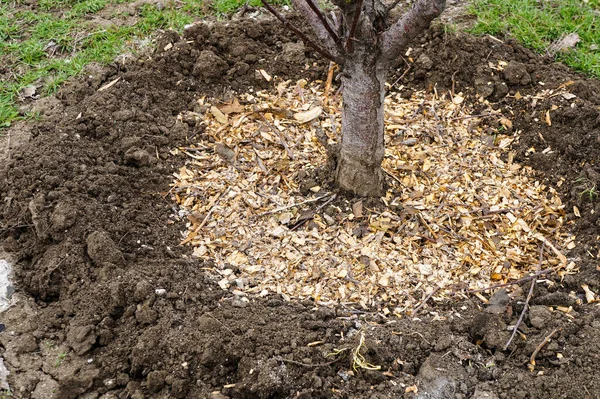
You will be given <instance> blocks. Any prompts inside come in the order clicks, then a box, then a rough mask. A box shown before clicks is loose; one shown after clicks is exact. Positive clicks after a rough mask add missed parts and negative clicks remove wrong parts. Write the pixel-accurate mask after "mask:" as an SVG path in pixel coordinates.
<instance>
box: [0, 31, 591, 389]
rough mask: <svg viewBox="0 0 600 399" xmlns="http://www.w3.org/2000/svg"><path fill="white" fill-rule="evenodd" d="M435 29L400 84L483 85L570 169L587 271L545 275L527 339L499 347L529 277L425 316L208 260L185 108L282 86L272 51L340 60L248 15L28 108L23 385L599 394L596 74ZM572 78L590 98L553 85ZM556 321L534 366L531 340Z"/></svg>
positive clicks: (9, 339) (20, 194) (540, 150)
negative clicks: (184, 163) (177, 181)
mask: <svg viewBox="0 0 600 399" xmlns="http://www.w3.org/2000/svg"><path fill="white" fill-rule="evenodd" d="M429 39H431V42H430V43H428V44H426V45H425V46H423V47H421V46H418V47H415V50H413V54H412V55H411V57H412V58H413V59H414V60H415V62H414V63H413V64H412V67H411V71H409V72H408V73H407V74H406V75H405V76H404V78H403V79H401V81H399V82H398V83H397V85H400V84H404V86H406V87H405V88H404V89H402V90H405V91H407V93H408V94H409V90H410V89H408V88H409V87H412V86H413V85H417V86H420V87H429V88H433V87H434V85H435V84H437V87H436V89H437V90H452V86H454V91H456V92H458V91H468V90H469V91H470V90H476V91H477V92H478V94H479V95H480V97H484V98H487V99H489V100H490V101H494V102H496V104H497V107H498V108H500V109H502V111H503V113H504V114H505V115H506V116H507V118H509V119H510V120H512V129H520V130H523V132H522V134H521V137H522V138H521V142H520V143H519V144H518V145H516V146H515V148H514V149H515V159H516V160H519V161H522V162H525V163H529V164H531V165H533V166H534V167H536V169H538V170H539V171H540V173H542V174H543V176H545V178H546V179H548V180H549V181H550V182H552V183H553V184H555V185H557V186H558V184H559V182H560V181H562V183H560V187H559V190H561V192H562V193H563V195H564V198H563V200H564V202H565V203H566V209H567V211H568V212H569V219H570V223H571V226H572V231H573V232H574V233H575V234H577V237H578V245H577V247H576V249H575V250H574V252H572V253H570V254H569V255H568V256H569V257H570V258H574V259H576V260H577V265H578V266H579V267H580V268H581V270H582V272H581V273H579V274H575V275H568V276H566V277H565V278H564V280H562V281H561V280H552V278H551V281H550V283H548V284H538V286H537V289H536V292H535V294H534V302H535V303H534V304H535V305H536V307H535V308H532V312H531V314H530V316H529V317H528V319H527V320H526V323H525V324H523V325H522V326H521V331H522V332H523V333H524V334H525V335H526V336H527V340H526V341H524V340H523V339H521V338H519V337H517V339H516V340H515V342H514V343H513V344H512V346H511V348H510V352H508V351H507V352H505V351H502V346H503V345H504V343H505V342H506V340H507V339H508V336H509V334H510V331H507V326H508V325H511V324H514V323H515V322H516V318H517V317H518V314H519V313H520V311H521V308H522V301H523V298H524V296H525V294H522V295H519V294H518V293H517V294H516V295H514V297H513V298H512V299H511V298H509V299H508V301H507V302H506V301H505V302H502V304H503V305H502V306H498V305H497V304H496V306H489V307H487V308H486V309H485V310H482V309H481V307H482V306H481V304H480V302H479V300H475V301H476V302H469V301H467V302H465V301H462V302H454V303H447V304H439V305H438V306H437V307H429V305H431V304H428V305H427V306H426V307H425V309H426V310H428V312H424V313H426V314H424V315H422V316H420V317H419V318H418V319H409V318H404V319H395V318H386V317H385V316H383V315H378V314H372V313H362V312H357V311H347V310H344V309H335V310H332V309H326V308H319V309H315V307H314V304H313V303H312V302H306V303H288V302H284V301H282V300H280V299H269V300H261V299H253V300H252V301H251V302H250V303H245V302H240V301H236V298H235V297H232V296H230V295H229V294H225V293H224V292H223V291H221V290H220V289H219V288H218V286H216V285H215V284H214V282H212V281H210V280H209V279H208V278H207V277H206V276H205V274H204V269H205V268H210V267H211V264H210V262H208V263H199V262H198V261H197V260H194V259H193V258H191V257H189V253H188V252H187V248H185V247H183V248H182V247H179V246H178V243H179V241H180V239H181V235H180V231H181V230H182V229H183V227H182V226H181V225H180V224H179V223H176V222H175V219H174V218H173V216H172V215H173V214H174V212H176V209H175V208H174V204H173V203H171V202H170V201H169V199H168V195H167V194H168V191H169V186H168V185H169V183H170V181H171V174H172V173H173V172H174V171H175V170H177V168H178V166H179V165H178V164H177V162H178V160H177V159H173V158H172V157H171V156H170V154H169V151H170V149H171V148H172V147H173V146H176V145H182V144H184V143H185V141H186V139H187V138H190V137H193V136H195V135H199V134H203V125H202V123H199V122H197V121H196V120H195V119H193V118H192V119H190V120H183V121H182V122H183V123H175V122H176V116H177V115H178V114H179V113H180V112H182V111H188V112H196V111H199V110H198V108H197V107H198V102H197V99H198V98H200V97H201V96H204V95H214V96H221V97H223V98H227V97H228V95H229V93H230V92H231V91H232V90H248V89H249V88H268V87H269V83H268V82H267V81H266V80H265V79H264V77H263V75H262V74H261V73H260V72H257V70H260V69H264V70H265V71H266V72H267V73H268V74H270V75H279V76H283V77H289V78H292V79H297V78H299V77H305V76H306V77H307V78H323V77H324V76H325V73H326V70H325V68H324V64H323V63H320V62H318V61H317V60H316V58H312V57H314V55H313V54H312V52H310V51H309V50H308V49H304V50H298V49H299V48H300V49H301V48H302V47H301V46H299V45H289V44H290V43H297V39H296V38H294V37H292V36H291V35H289V34H288V33H286V32H285V31H284V30H283V29H282V28H281V27H280V26H279V25H278V24H274V23H272V22H268V21H266V22H264V21H263V22H257V21H255V20H252V19H247V20H242V21H239V22H235V23H232V22H229V23H227V24H214V25H212V26H208V25H197V26H195V27H194V28H191V29H189V30H188V31H187V32H186V36H185V37H184V38H182V39H180V38H179V37H178V36H177V35H175V34H169V35H165V36H164V37H163V38H162V39H161V40H159V41H158V43H157V49H158V50H157V51H156V53H154V54H151V55H148V56H144V57H142V58H140V59H139V60H137V61H135V62H132V63H131V64H126V65H121V66H119V68H116V67H115V68H114V69H108V70H105V71H102V72H99V73H95V74H93V75H90V76H89V77H87V78H86V79H83V80H80V81H78V82H75V83H73V84H71V85H69V86H68V87H66V88H64V89H63V90H62V91H61V92H60V93H59V95H58V96H57V98H56V100H47V101H46V102H45V103H44V106H43V107H40V108H41V111H42V113H43V119H42V121H41V122H38V123H34V124H31V125H21V126H20V127H19V128H20V129H25V130H26V131H29V132H30V133H31V135H32V138H31V140H30V142H29V143H28V144H25V145H23V146H21V147H19V148H16V149H13V150H12V151H11V153H10V160H9V162H8V164H7V167H6V169H5V170H4V171H3V174H2V181H1V183H0V193H1V194H0V195H1V200H2V203H3V204H4V208H3V213H2V216H1V218H0V222H1V230H0V234H2V236H1V238H2V239H3V247H4V249H5V250H6V251H9V252H11V253H12V254H13V256H14V257H15V258H16V259H17V260H18V263H17V265H16V266H15V274H16V278H17V284H18V289H19V291H20V294H21V300H20V302H19V303H17V304H16V305H15V306H14V307H13V308H11V309H9V311H8V312H6V313H3V314H2V325H3V328H6V331H4V332H1V333H0V345H1V346H0V348H1V349H2V352H0V353H1V354H2V356H3V357H4V359H5V361H6V364H7V365H8V367H9V369H10V371H11V374H10V376H9V382H10V384H11V386H12V388H13V394H14V395H15V396H16V397H22V398H30V397H31V398H50V397H55V398H76V397H85V398H97V397H101V398H105V399H108V398H125V397H132V398H143V397H153V398H170V397H173V398H186V397H212V398H226V397H231V398H287V397H298V398H318V397H323V398H326V397H357V398H366V397H371V398H384V397H391V396H397V397H400V396H402V395H405V397H423V398H425V397H435V398H450V397H452V398H454V397H472V396H474V397H486V396H485V395H486V394H488V396H487V397H500V398H526V397H530V398H542V397H547V396H548V392H553V394H552V396H554V397H571V398H581V397H590V398H592V397H599V396H600V381H599V380H598V376H597V373H596V364H597V362H598V360H599V358H600V333H599V332H600V331H599V330H600V322H599V321H598V320H596V319H595V318H596V316H595V313H594V311H595V309H597V308H594V307H593V305H585V303H586V297H585V292H584V290H583V289H582V288H581V284H587V285H588V287H589V289H591V290H592V291H596V292H598V289H600V281H599V279H598V277H599V276H598V274H599V273H598V271H597V269H596V267H597V266H596V265H597V260H596V259H594V257H595V256H596V255H597V254H598V244H597V236H598V234H599V229H600V227H599V226H598V222H597V221H598V216H597V215H598V214H600V202H599V201H598V199H597V198H595V197H594V194H593V192H594V190H595V187H597V186H598V184H600V180H599V179H598V177H599V176H600V173H599V172H600V169H599V165H598V164H597V162H598V161H597V160H598V159H600V158H599V155H600V151H599V150H600V142H599V140H598V137H600V134H599V130H598V129H599V128H600V118H599V112H598V104H600V100H599V99H598V97H597V93H598V92H599V91H598V90H596V89H594V87H596V88H598V86H599V83H598V82H597V81H593V80H588V79H584V78H582V77H579V76H577V75H574V74H573V73H571V72H570V71H568V70H567V69H566V68H564V67H562V66H560V65H556V64H553V63H551V62H549V61H547V60H543V59H540V58H538V57H537V56H535V55H533V54H532V53H530V52H528V51H527V50H524V49H522V48H521V47H520V46H518V45H517V44H515V43H511V42H507V43H500V42H498V41H496V40H493V39H490V38H483V39H477V38H473V37H470V36H463V35H461V36H459V37H451V36H444V35H443V33H442V32H441V31H438V30H435V29H434V30H432V31H431V32H429V33H428V37H424V38H423V43H427V41H428V40H429ZM500 61H502V62H505V63H506V65H504V64H500V63H499V62H500ZM500 67H502V68H503V70H501V69H499V68H500ZM403 69H404V68H403V65H400V70H399V74H398V76H400V75H401V74H402V73H403ZM523 71H525V72H526V73H523ZM527 76H529V79H527ZM404 79H406V81H404ZM540 80H541V81H543V83H544V84H545V85H544V86H542V85H541V84H540ZM571 80H572V81H574V83H572V84H570V85H568V90H569V93H571V94H574V95H575V96H576V97H571V98H569V99H567V97H570V96H566V97H565V96H563V95H562V94H561V95H558V96H553V94H554V93H555V92H553V93H547V92H544V93H542V94H540V93H541V92H542V91H543V90H544V89H548V90H549V89H554V90H555V91H556V92H557V93H558V92H560V90H562V89H558V88H559V87H560V86H561V85H564V84H566V83H567V82H569V81H571ZM488 82H490V83H488ZM565 87H567V86H565ZM517 92H519V95H518V96H517V95H516V93H517ZM528 96H529V97H528ZM535 97H540V99H538V100H536V104H535V105H533V101H534V100H535ZM525 99H528V100H527V101H525ZM571 104H574V105H571ZM555 107H556V108H555ZM546 111H549V115H550V118H551V126H549V124H548V123H546V120H547V119H546ZM490 124H491V121H490ZM499 128H501V127H500V126H493V124H492V125H491V126H489V129H490V130H489V134H491V135H493V133H494V131H495V130H494V129H496V130H497V129H499ZM531 147H535V148H536V151H535V152H531V151H530V148H531ZM547 147H550V148H551V150H549V151H546V152H544V150H545V149H546V148H547ZM561 179H562V180H561ZM582 193H583V194H582ZM573 206H576V207H577V209H578V211H574V210H573V209H574V208H573ZM592 211H593V212H592ZM575 212H577V214H576V213H575ZM579 215H580V216H579ZM492 302H493V301H492ZM569 306H572V309H569ZM549 307H551V308H552V309H553V312H550V310H549ZM561 307H564V308H561ZM561 309H562V310H564V311H561ZM558 328H560V329H561V330H560V332H559V333H557V335H556V336H555V339H553V340H551V342H549V343H548V344H547V345H545V346H544V347H543V348H542V349H541V351H540V352H539V354H537V357H536V361H537V368H536V372H535V373H530V372H529V371H528V370H527V368H526V367H525V365H526V363H527V362H528V361H529V360H530V356H531V355H532V353H533V352H534V350H536V347H537V346H538V345H539V344H540V343H541V342H542V341H543V339H544V337H546V336H547V335H548V334H549V333H550V332H552V331H553V330H555V329H558ZM0 331H2V330H0ZM362 338H364V339H362ZM361 358H362V359H363V361H362V362H361ZM353 366H354V367H353ZM361 366H362V367H361ZM375 366H379V367H380V369H377V367H375ZM369 369H371V370H369ZM540 371H543V373H538V372H540ZM414 385H417V387H414ZM494 395H495V396H494Z"/></svg>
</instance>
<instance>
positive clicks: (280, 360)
mask: <svg viewBox="0 0 600 399" xmlns="http://www.w3.org/2000/svg"><path fill="white" fill-rule="evenodd" d="M343 358H344V357H343V356H340V357H338V358H337V359H335V360H332V361H330V362H327V363H314V364H311V363H302V362H298V361H296V360H290V359H284V358H282V357H280V356H277V357H275V358H274V359H275V360H277V361H278V362H283V363H289V364H295V365H296V366H302V367H313V368H314V367H327V366H331V365H332V364H334V363H337V362H339V361H340V360H342V359H343Z"/></svg>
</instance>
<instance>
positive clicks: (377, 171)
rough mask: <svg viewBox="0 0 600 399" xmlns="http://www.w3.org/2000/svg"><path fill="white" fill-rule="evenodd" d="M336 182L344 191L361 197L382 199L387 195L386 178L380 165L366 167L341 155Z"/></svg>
mask: <svg viewBox="0 0 600 399" xmlns="http://www.w3.org/2000/svg"><path fill="white" fill-rule="evenodd" d="M335 182H336V185H337V186H338V188H340V189H341V190H342V191H344V192H347V193H350V194H353V195H358V196H361V197H380V196H382V195H383V194H384V193H385V184H384V183H385V177H384V174H383V170H382V169H381V166H380V165H366V164H364V163H363V162H360V161H359V160H356V159H352V158H351V157H349V156H347V155H346V156H344V154H339V155H338V159H337V167H336V170H335Z"/></svg>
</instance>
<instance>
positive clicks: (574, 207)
mask: <svg viewBox="0 0 600 399" xmlns="http://www.w3.org/2000/svg"><path fill="white" fill-rule="evenodd" d="M573 213H574V214H575V216H577V217H578V218H580V217H581V213H580V212H579V208H577V207H576V206H574V205H573Z"/></svg>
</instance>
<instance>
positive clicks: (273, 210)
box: [254, 193, 331, 218]
mask: <svg viewBox="0 0 600 399" xmlns="http://www.w3.org/2000/svg"><path fill="white" fill-rule="evenodd" d="M330 195H331V194H330V193H327V194H325V195H322V196H320V197H317V198H312V199H308V200H306V201H302V202H298V203H296V204H292V205H286V206H282V207H280V208H276V209H272V210H270V211H266V212H263V213H259V214H258V215H256V216H254V217H257V218H258V217H261V216H265V215H270V214H272V213H278V212H281V211H285V210H286V209H290V208H294V207H297V206H300V205H304V204H309V203H311V202H317V201H320V200H322V199H323V198H327V197H328V196H330Z"/></svg>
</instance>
